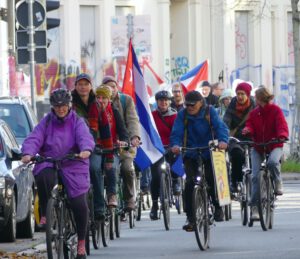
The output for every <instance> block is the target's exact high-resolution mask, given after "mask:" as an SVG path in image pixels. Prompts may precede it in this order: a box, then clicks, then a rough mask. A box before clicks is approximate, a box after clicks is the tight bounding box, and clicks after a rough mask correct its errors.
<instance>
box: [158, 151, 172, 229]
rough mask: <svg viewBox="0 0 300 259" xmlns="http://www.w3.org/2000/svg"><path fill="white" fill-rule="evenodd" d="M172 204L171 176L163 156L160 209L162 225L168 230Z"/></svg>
mask: <svg viewBox="0 0 300 259" xmlns="http://www.w3.org/2000/svg"><path fill="white" fill-rule="evenodd" d="M172 205H173V192H172V177H171V169H170V165H169V163H167V161H166V157H165V156H163V163H162V164H161V177H160V211H159V218H160V217H161V213H162V214H163V218H164V226H165V229H166V230H167V231H168V230H170V208H172Z"/></svg>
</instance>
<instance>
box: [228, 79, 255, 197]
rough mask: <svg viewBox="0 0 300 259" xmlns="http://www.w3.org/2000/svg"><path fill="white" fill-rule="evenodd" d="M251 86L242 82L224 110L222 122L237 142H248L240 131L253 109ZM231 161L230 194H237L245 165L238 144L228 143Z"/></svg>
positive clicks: (242, 151)
mask: <svg viewBox="0 0 300 259" xmlns="http://www.w3.org/2000/svg"><path fill="white" fill-rule="evenodd" d="M251 89H252V87H251V85H250V84H248V83H246V82H242V83H240V84H238V85H237V87H236V89H235V92H236V96H235V97H233V99H232V101H231V103H230V104H229V107H228V109H227V110H226V112H225V114H224V117H223V120H224V122H225V123H226V125H227V126H228V128H229V130H230V135H231V136H233V137H235V138H238V139H239V140H249V138H247V137H246V136H244V135H243V134H242V129H243V128H244V127H245V123H246V120H247V118H248V116H249V113H250V111H251V110H253V109H254V108H255V101H254V99H253V98H252V97H251V96H250V94H251ZM228 152H229V156H230V160H231V186H230V189H231V192H233V193H235V192H237V183H238V182H241V181H242V179H243V175H242V167H243V164H244V163H245V154H244V149H243V148H242V147H241V146H240V145H239V144H238V143H231V142H230V143H229V148H228Z"/></svg>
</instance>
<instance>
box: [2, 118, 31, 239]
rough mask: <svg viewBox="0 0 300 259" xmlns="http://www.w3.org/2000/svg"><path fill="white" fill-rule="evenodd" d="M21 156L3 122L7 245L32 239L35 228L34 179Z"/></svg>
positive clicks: (4, 217)
mask: <svg viewBox="0 0 300 259" xmlns="http://www.w3.org/2000/svg"><path fill="white" fill-rule="evenodd" d="M20 157H21V151H20V148H19V145H18V143H17V140H16V138H15V136H14V134H13V132H12V130H11V129H10V128H9V126H8V125H7V124H6V123H5V122H4V121H3V120H0V240H1V241H6V242H14V241H15V239H16V236H17V235H18V236H20V237H25V238H32V237H33V234H34V228H35V219H34V212H33V210H34V193H35V184H34V177H33V175H32V172H31V168H29V167H27V166H24V164H22V162H21V161H20Z"/></svg>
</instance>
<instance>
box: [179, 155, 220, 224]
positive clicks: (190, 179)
mask: <svg viewBox="0 0 300 259" xmlns="http://www.w3.org/2000/svg"><path fill="white" fill-rule="evenodd" d="M183 162H184V168H185V173H186V179H185V188H184V196H185V205H186V207H185V208H186V216H187V217H188V218H192V217H193V204H192V203H193V190H194V186H195V179H196V177H197V176H198V175H199V174H198V167H199V162H198V160H197V159H193V158H184V159H183ZM203 163H204V168H205V179H206V182H207V184H208V195H209V196H210V197H211V199H212V202H213V204H214V206H216V207H219V203H218V201H217V196H216V192H215V180H214V175H213V169H212V164H211V160H210V159H208V160H203Z"/></svg>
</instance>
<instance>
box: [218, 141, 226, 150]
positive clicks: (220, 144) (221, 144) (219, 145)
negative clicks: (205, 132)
mask: <svg viewBox="0 0 300 259" xmlns="http://www.w3.org/2000/svg"><path fill="white" fill-rule="evenodd" d="M227 146H228V144H227V143H225V142H222V141H220V142H219V144H218V148H219V149H226V148H227Z"/></svg>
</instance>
